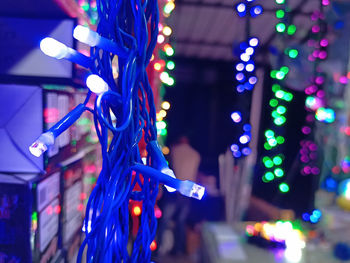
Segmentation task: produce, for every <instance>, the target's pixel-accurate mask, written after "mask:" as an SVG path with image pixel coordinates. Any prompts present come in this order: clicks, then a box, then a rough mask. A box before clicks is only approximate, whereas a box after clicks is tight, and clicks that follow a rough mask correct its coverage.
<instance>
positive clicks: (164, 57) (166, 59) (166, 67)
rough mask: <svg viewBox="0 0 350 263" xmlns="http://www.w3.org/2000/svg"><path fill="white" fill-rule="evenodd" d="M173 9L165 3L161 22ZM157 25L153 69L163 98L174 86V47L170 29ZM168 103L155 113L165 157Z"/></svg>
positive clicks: (172, 2)
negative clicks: (156, 43)
mask: <svg viewBox="0 0 350 263" xmlns="http://www.w3.org/2000/svg"><path fill="white" fill-rule="evenodd" d="M174 9H175V2H174V1H173V0H170V1H166V2H165V3H164V6H163V8H162V10H163V12H162V15H163V21H165V22H166V21H167V18H169V16H170V15H171V14H172V12H173V11H174ZM165 22H164V24H162V23H159V34H158V38H157V42H158V45H159V46H160V51H159V53H158V54H156V59H155V60H154V64H153V68H154V70H155V71H156V72H158V74H159V80H160V82H161V83H160V97H161V99H162V98H163V97H164V95H165V93H166V88H167V87H172V86H174V85H175V79H174V77H173V76H172V75H171V71H173V70H174V69H175V62H174V61H173V60H172V59H171V58H172V56H174V54H175V49H174V47H173V46H172V45H171V44H170V43H169V37H170V36H171V34H172V33H173V30H172V28H171V27H170V26H169V25H166V24H165ZM170 106H171V105H170V102H168V101H162V102H161V105H160V109H159V111H158V112H157V123H156V126H157V131H158V142H159V144H160V146H161V147H162V152H163V154H165V155H167V154H169V152H170V149H169V148H168V147H167V146H166V145H165V144H166V143H165V141H166V136H167V134H168V131H167V122H166V120H165V119H166V116H167V111H168V110H169V109H170Z"/></svg>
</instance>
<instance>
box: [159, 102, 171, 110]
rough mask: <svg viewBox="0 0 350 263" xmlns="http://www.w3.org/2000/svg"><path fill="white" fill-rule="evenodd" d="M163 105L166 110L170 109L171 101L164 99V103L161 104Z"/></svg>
mask: <svg viewBox="0 0 350 263" xmlns="http://www.w3.org/2000/svg"><path fill="white" fill-rule="evenodd" d="M161 107H162V108H163V109H164V110H169V109H170V103H169V102H168V101H163V102H162V104H161Z"/></svg>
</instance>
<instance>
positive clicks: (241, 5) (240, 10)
mask: <svg viewBox="0 0 350 263" xmlns="http://www.w3.org/2000/svg"><path fill="white" fill-rule="evenodd" d="M245 10H246V5H245V4H243V3H240V4H238V5H237V11H238V12H239V13H243V12H245Z"/></svg>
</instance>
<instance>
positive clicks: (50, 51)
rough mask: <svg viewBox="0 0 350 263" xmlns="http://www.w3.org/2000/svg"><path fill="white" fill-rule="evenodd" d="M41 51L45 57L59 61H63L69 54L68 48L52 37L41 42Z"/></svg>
mask: <svg viewBox="0 0 350 263" xmlns="http://www.w3.org/2000/svg"><path fill="white" fill-rule="evenodd" d="M40 49H41V51H42V52H44V53H45V55H47V56H50V57H54V58H57V59H62V58H64V57H66V56H67V54H68V48H67V46H66V45H65V44H63V43H61V42H59V41H57V40H56V39H53V38H51V37H46V38H44V39H43V40H41V41H40Z"/></svg>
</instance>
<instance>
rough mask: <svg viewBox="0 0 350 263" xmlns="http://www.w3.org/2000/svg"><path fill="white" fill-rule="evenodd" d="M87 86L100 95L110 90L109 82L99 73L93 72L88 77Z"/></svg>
mask: <svg viewBox="0 0 350 263" xmlns="http://www.w3.org/2000/svg"><path fill="white" fill-rule="evenodd" d="M86 86H87V87H88V88H89V90H91V91H92V92H93V93H96V94H97V95H100V94H102V93H104V92H106V91H108V84H107V83H106V82H105V81H104V80H103V79H102V78H101V77H100V76H98V75H96V74H91V75H90V76H88V77H87V79H86Z"/></svg>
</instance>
